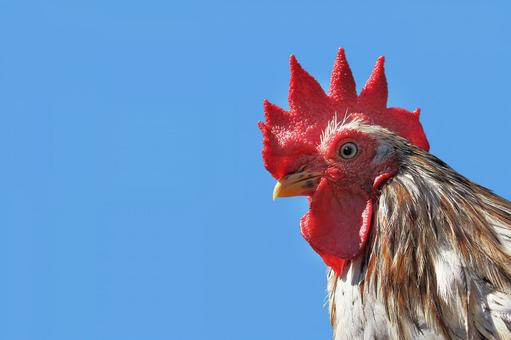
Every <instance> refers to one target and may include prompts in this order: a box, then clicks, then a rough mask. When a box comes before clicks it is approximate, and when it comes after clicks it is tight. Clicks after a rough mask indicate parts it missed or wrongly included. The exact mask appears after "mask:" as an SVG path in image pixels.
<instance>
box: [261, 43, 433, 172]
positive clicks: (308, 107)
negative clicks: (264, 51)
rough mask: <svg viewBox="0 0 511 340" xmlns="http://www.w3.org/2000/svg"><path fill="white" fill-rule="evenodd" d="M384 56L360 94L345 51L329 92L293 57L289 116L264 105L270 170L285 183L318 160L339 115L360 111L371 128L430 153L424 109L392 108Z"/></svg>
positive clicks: (263, 126) (265, 151) (265, 153)
mask: <svg viewBox="0 0 511 340" xmlns="http://www.w3.org/2000/svg"><path fill="white" fill-rule="evenodd" d="M383 63H384V58H383V57H379V58H378V60H377V61H376V65H375V66H374V69H373V71H372V73H371V76H370V77H369V79H368V80H367V82H366V84H365V85H364V88H363V89H362V91H361V92H360V95H358V96H357V93H356V88H355V80H354V79H353V74H352V73H351V69H350V67H349V65H348V62H347V61H346V57H345V55H344V49H342V48H340V49H339V51H338V53H337V58H336V60H335V65H334V68H333V70H332V75H331V78H330V89H329V90H328V95H327V94H325V92H324V91H323V89H322V88H321V85H320V84H319V83H318V82H317V81H316V79H314V78H313V77H312V76H311V75H310V74H308V73H307V72H306V71H305V70H304V69H303V68H302V67H301V66H300V64H298V62H297V61H296V58H295V57H294V56H293V55H292V56H291V58H290V68H291V79H290V81H289V98H288V101H289V108H290V110H289V112H288V111H285V110H283V109H281V108H280V107H278V106H276V105H273V104H271V103H270V102H269V101H267V100H265V101H264V114H265V116H266V123H263V122H259V127H260V129H261V130H262V132H263V143H264V147H263V159H264V165H265V167H266V169H268V171H269V172H270V173H271V174H272V175H273V177H275V178H276V179H280V178H281V177H282V176H284V175H285V174H286V173H288V172H292V171H295V170H296V169H297V168H298V167H300V166H301V165H302V164H303V163H305V162H306V161H307V160H308V159H310V158H313V157H315V153H316V147H317V145H318V144H319V142H320V136H321V133H322V131H323V130H324V129H325V127H326V126H327V124H328V122H329V120H330V119H332V117H333V116H334V114H335V113H338V114H345V113H348V112H349V113H356V116H357V117H358V118H360V119H363V120H364V121H366V122H367V123H368V124H375V125H380V126H383V127H385V128H387V129H389V130H392V131H394V132H395V133H397V134H399V135H400V136H402V137H404V138H406V139H408V140H409V141H410V142H411V143H413V144H415V145H417V146H418V147H420V148H422V149H424V150H426V151H428V150H429V144H428V141H427V139H426V136H425V134H424V130H423V129H422V125H421V124H420V122H419V113H420V110H419V109H416V110H415V111H414V112H410V111H407V110H405V109H401V108H387V95H388V90H387V79H386V77H385V70H384V67H383Z"/></svg>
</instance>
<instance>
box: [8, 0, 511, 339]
mask: <svg viewBox="0 0 511 340" xmlns="http://www.w3.org/2000/svg"><path fill="white" fill-rule="evenodd" d="M356 3H357V4H355V1H351V2H348V1H327V2H321V3H319V2H315V4H312V2H311V3H310V4H307V3H305V2H300V1H285V2H273V1H268V0H264V1H259V2H253V1H245V2H242V1H237V2H234V1H233V2H224V1H217V2H206V1H191V2H184V1H182V2H173V1H154V0H148V1H98V0H88V1H83V0H80V1H72V2H71V1H55V0H46V1H0V155H1V157H2V160H3V161H2V166H1V167H0V188H1V189H0V192H1V193H0V270H1V280H0V339H6V340H17V339H59V340H60V339H122V340H128V339H329V338H330V334H331V333H330V328H329V324H328V316H327V310H326V309H325V308H324V302H325V273H326V269H325V267H324V265H323V263H322V261H321V259H320V258H319V257H318V256H317V255H316V254H315V253H314V252H313V251H312V250H311V249H310V248H309V246H308V245H307V244H306V242H305V241H304V240H303V239H302V238H301V236H300V234H299V229H298V221H299V218H300V216H301V215H302V214H303V213H304V212H305V211H306V209H307V204H306V200H305V199H304V198H292V199H282V200H278V201H277V202H275V203H274V202H272V200H271V192H272V188H273V185H274V181H273V179H272V178H271V176H270V175H269V174H268V173H267V172H266V171H265V170H264V168H263V166H262V161H261V156H260V152H261V135H260V132H259V130H258V128H257V121H258V120H260V119H262V117H263V114H262V101H263V99H264V98H268V99H270V100H271V101H272V102H274V103H276V104H279V105H282V106H284V107H286V108H287V85H288V80H289V70H288V58H289V55H290V54H291V53H294V54H295V55H296V56H297V57H298V60H299V61H300V62H301V63H302V65H303V66H304V67H305V68H306V69H307V70H308V71H309V72H311V73H312V74H313V75H314V76H315V77H316V78H317V79H318V80H319V81H320V82H321V84H322V85H323V86H324V87H325V88H326V87H327V86H328V80H329V74H330V70H331V67H332V64H333V61H334V58H335V53H336V51H337V48H338V47H344V48H345V49H346V54H347V58H348V60H349V62H350V64H351V67H352V69H353V73H354V76H355V78H356V80H357V87H358V89H359V90H360V88H361V86H362V85H363V83H364V82H365V80H366V79H367V76H368V75H369V73H370V71H371V68H372V66H373V64H374V62H375V60H376V58H377V57H378V56H379V55H385V56H386V69H387V77H388V81H389V87H390V91H389V104H390V105H391V106H400V107H405V108H408V109H414V108H415V107H420V108H421V109H422V122H423V124H424V128H425V130H426V133H427V135H428V137H429V140H430V144H431V146H432V148H431V151H432V153H434V154H436V155H437V156H439V157H441V158H442V159H443V160H445V161H446V162H447V163H449V164H450V165H452V166H453V167H454V168H455V169H457V170H458V171H460V172H461V173H462V174H464V175H466V176H467V177H469V178H471V179H472V180H474V181H476V182H478V183H480V184H482V185H484V186H487V187H489V188H491V189H493V190H494V191H496V192H497V193H498V194H500V195H502V196H504V197H506V198H508V199H509V198H510V197H511V183H510V181H509V175H510V166H511V159H510V157H509V154H510V153H509V146H510V142H509V133H510V132H509V130H510V127H511V118H510V117H511V101H510V100H509V98H510V94H509V93H510V86H509V79H511V68H510V63H509V60H511V35H510V34H509V33H510V32H511V23H510V21H509V13H510V10H511V6H510V5H509V4H507V3H506V2H505V1H500V2H497V1H495V2H492V4H489V3H486V4H485V3H483V1H480V2H470V1H453V2H450V3H449V4H446V3H445V2H444V1H431V2H429V3H428V4H425V3H423V4H419V3H416V4H411V3H409V2H405V1H402V2H391V1H385V2H381V1H378V2H377V1H373V2H356Z"/></svg>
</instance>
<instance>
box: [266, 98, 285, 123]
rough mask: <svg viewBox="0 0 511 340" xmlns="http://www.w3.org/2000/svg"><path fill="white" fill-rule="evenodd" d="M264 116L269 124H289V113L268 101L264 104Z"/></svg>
mask: <svg viewBox="0 0 511 340" xmlns="http://www.w3.org/2000/svg"><path fill="white" fill-rule="evenodd" d="M263 105H264V116H265V117H266V121H267V122H268V123H269V124H275V125H281V124H282V125H285V124H287V123H288V122H289V118H290V117H289V113H288V112H287V111H285V110H284V109H282V108H281V107H279V106H277V105H275V104H272V103H270V101H269V100H268V99H265V100H264V102H263Z"/></svg>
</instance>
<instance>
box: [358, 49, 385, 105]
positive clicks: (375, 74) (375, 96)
mask: <svg viewBox="0 0 511 340" xmlns="http://www.w3.org/2000/svg"><path fill="white" fill-rule="evenodd" d="M384 62H385V58H384V57H383V56H382V57H379V58H378V60H376V65H374V68H373V71H372V72H371V75H370V76H369V79H368V80H367V82H366V83H365V85H364V88H363V89H362V91H361V92H360V95H359V97H358V104H359V105H360V106H361V107H363V108H367V109H369V110H372V111H381V110H385V108H386V107H387V96H388V89H387V78H386V77H385V68H384V67H383V64H384Z"/></svg>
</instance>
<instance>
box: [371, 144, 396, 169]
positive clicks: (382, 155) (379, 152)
mask: <svg viewBox="0 0 511 340" xmlns="http://www.w3.org/2000/svg"><path fill="white" fill-rule="evenodd" d="M392 150H393V148H392V146H390V145H389V144H387V143H385V142H382V141H380V145H379V146H378V149H376V155H374V158H373V163H375V164H380V163H382V162H383V161H384V160H385V159H387V158H388V156H389V155H390V154H391V153H392Z"/></svg>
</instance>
